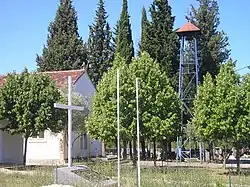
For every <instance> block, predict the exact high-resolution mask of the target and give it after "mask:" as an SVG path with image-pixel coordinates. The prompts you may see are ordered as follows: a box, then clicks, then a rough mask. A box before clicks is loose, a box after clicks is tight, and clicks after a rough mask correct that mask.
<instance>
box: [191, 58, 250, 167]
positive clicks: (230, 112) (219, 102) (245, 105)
mask: <svg viewBox="0 0 250 187" xmlns="http://www.w3.org/2000/svg"><path fill="white" fill-rule="evenodd" d="M243 80H244V81H242V82H241V81H240V77H239V75H237V74H236V73H235V63H234V62H232V61H231V60H229V61H228V62H227V63H226V64H224V65H222V66H221V69H220V72H219V74H218V76H217V77H216V83H215V84H213V83H212V78H211V76H209V75H207V76H206V77H205V81H204V84H203V85H201V86H200V87H199V91H198V96H197V100H196V101H195V115H194V119H193V122H194V124H195V126H196V128H197V130H198V132H199V134H200V136H203V137H204V138H206V139H209V138H211V139H213V140H219V141H220V140H221V141H223V142H226V143H231V145H232V147H235V148H236V150H237V153H236V159H237V161H238V170H239V149H240V148H241V147H243V146H246V145H248V144H247V142H248V141H249V137H250V124H249V121H248V120H249V112H250V111H249V98H248V96H249V92H248V91H249V89H250V88H249V85H250V84H249V78H248V77H246V78H245V79H243Z"/></svg>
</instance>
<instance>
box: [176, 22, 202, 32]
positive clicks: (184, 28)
mask: <svg viewBox="0 0 250 187" xmlns="http://www.w3.org/2000/svg"><path fill="white" fill-rule="evenodd" d="M176 32H177V33H178V34H181V33H189V32H200V29H199V28H198V27H197V26H195V25H194V24H192V23H191V22H188V23H186V24H185V25H183V26H182V27H181V28H179V29H178V30H177V31H176Z"/></svg>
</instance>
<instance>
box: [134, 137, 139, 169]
mask: <svg viewBox="0 0 250 187" xmlns="http://www.w3.org/2000/svg"><path fill="white" fill-rule="evenodd" d="M138 151H140V150H138ZM136 155H137V150H136V138H133V166H136V160H137V156H136Z"/></svg>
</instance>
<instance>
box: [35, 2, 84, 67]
mask: <svg viewBox="0 0 250 187" xmlns="http://www.w3.org/2000/svg"><path fill="white" fill-rule="evenodd" d="M48 32H49V34H48V37H47V45H46V46H44V48H43V51H42V55H41V56H39V55H37V58H36V62H37V66H38V70H39V71H52V70H70V69H79V68H82V66H83V65H85V63H86V47H85V45H84V44H83V41H82V38H81V37H80V36H79V33H78V26H77V12H76V10H75V8H74V7H73V5H72V1H71V0H60V4H59V6H58V9H57V13H56V16H55V19H54V21H53V22H51V23H50V25H49V27H48Z"/></svg>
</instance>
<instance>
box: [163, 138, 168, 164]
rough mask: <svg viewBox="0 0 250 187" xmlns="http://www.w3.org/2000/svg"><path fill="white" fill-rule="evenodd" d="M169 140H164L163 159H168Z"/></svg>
mask: <svg viewBox="0 0 250 187" xmlns="http://www.w3.org/2000/svg"><path fill="white" fill-rule="evenodd" d="M167 147H168V142H167V140H163V141H162V161H165V160H166V155H167V149H168V148H167Z"/></svg>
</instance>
